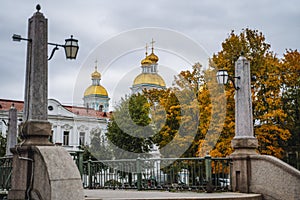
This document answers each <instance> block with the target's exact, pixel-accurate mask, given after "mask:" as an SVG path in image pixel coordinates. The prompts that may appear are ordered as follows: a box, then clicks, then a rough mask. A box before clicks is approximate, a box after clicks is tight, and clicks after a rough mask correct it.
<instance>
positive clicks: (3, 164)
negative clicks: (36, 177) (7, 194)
mask: <svg viewBox="0 0 300 200" xmlns="http://www.w3.org/2000/svg"><path fill="white" fill-rule="evenodd" d="M11 171H12V157H2V158H0V190H2V191H3V190H6V191H7V190H9V189H10V186H11V181H10V179H11Z"/></svg>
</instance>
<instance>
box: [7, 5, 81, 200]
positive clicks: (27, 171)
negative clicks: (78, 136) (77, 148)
mask: <svg viewBox="0 0 300 200" xmlns="http://www.w3.org/2000/svg"><path fill="white" fill-rule="evenodd" d="M36 9H37V12H35V13H34V15H33V16H32V17H31V18H30V19H29V21H28V22H29V23H28V24H29V25H28V39H25V38H22V37H21V36H20V35H13V40H14V41H21V40H26V41H28V42H27V59H26V80H25V98H24V113H23V121H24V124H23V128H22V138H23V141H22V142H21V143H20V144H18V145H16V147H15V148H14V149H12V152H13V170H12V177H11V190H10V191H9V193H8V199H51V200H52V199H53V200H54V199H78V200H79V199H84V197H83V189H82V184H81V177H80V174H79V171H78V169H77V167H76V165H75V163H74V162H73V160H72V158H71V156H70V154H69V153H68V152H67V151H66V150H65V149H63V148H62V147H57V146H53V144H51V143H50V142H49V140H48V138H49V136H50V135H51V124H50V122H49V121H48V112H47V107H48V105H47V104H48V60H49V59H48V55H47V54H48V45H55V48H54V50H53V51H52V54H51V56H50V59H51V58H52V56H53V54H54V51H56V50H57V49H58V46H60V47H64V48H65V52H66V56H67V58H69V59H75V58H76V55H77V51H78V48H79V47H78V41H77V40H75V39H73V38H72V36H71V39H67V40H66V44H65V45H59V44H54V43H48V41H47V40H48V28H47V19H46V18H45V17H44V15H43V14H42V13H41V12H40V9H41V7H40V6H39V5H37V6H36ZM65 188H68V190H65Z"/></svg>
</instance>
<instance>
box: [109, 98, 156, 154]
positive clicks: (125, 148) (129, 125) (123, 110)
mask: <svg viewBox="0 0 300 200" xmlns="http://www.w3.org/2000/svg"><path fill="white" fill-rule="evenodd" d="M149 106H150V105H149V103H148V101H147V99H146V98H145V97H144V96H143V95H141V94H134V95H132V96H130V97H126V98H124V99H122V100H121V102H120V104H119V105H118V106H117V107H116V108H115V111H114V113H113V116H112V118H111V120H110V122H109V123H108V129H107V133H106V136H107V139H108V141H110V142H111V143H112V144H113V149H114V157H115V158H116V159H121V158H122V159H123V158H137V156H138V154H142V153H147V152H149V150H150V147H151V145H152V144H153V143H152V139H151V137H152V135H153V134H154V132H153V129H152V127H151V126H150V125H149V124H150V122H151V119H150V118H149V109H150V107H149Z"/></svg>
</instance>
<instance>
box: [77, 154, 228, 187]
mask: <svg viewBox="0 0 300 200" xmlns="http://www.w3.org/2000/svg"><path fill="white" fill-rule="evenodd" d="M230 163H231V160H230V159H228V158H211V157H210V156H206V157H205V158H177V159H175V158H161V159H142V158H138V159H127V160H126V159H124V160H103V161H92V160H89V161H85V162H83V174H82V181H83V186H84V187H85V188H90V189H92V188H93V189H96V188H103V189H104V188H113V189H116V188H118V189H138V190H143V189H156V190H157V189H163V190H197V191H208V192H212V191H228V190H229V189H230Z"/></svg>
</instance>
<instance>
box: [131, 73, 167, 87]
mask: <svg viewBox="0 0 300 200" xmlns="http://www.w3.org/2000/svg"><path fill="white" fill-rule="evenodd" d="M139 84H149V85H159V86H161V87H166V83H165V81H164V79H163V78H162V77H161V76H160V75H158V74H148V73H142V74H140V75H138V76H137V77H136V78H135V79H134V81H133V85H139Z"/></svg>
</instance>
